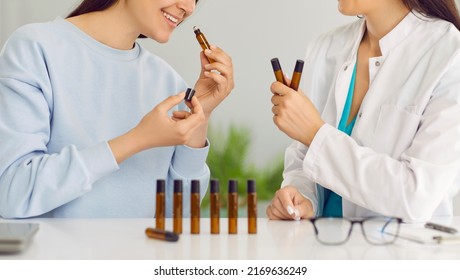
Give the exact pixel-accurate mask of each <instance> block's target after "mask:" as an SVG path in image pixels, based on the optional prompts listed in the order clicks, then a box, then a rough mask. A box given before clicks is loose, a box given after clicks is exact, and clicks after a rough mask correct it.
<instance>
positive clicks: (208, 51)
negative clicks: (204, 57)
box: [204, 49, 212, 54]
mask: <svg viewBox="0 0 460 280" xmlns="http://www.w3.org/2000/svg"><path fill="white" fill-rule="evenodd" d="M204 53H205V54H212V51H211V50H210V49H205V50H204Z"/></svg>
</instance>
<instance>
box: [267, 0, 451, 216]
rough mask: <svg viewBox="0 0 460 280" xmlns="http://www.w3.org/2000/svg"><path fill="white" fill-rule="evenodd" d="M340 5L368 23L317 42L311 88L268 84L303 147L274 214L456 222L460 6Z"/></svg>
mask: <svg viewBox="0 0 460 280" xmlns="http://www.w3.org/2000/svg"><path fill="white" fill-rule="evenodd" d="M338 8H339V10H340V12H341V13H342V14H345V15H359V17H360V19H358V20H357V21H356V22H354V23H352V24H349V25H347V26H344V27H341V28H338V29H337V30H334V31H332V32H330V33H327V34H325V35H323V36H322V37H320V38H319V39H318V40H316V41H315V42H314V43H313V44H311V45H310V47H309V48H308V51H307V54H306V60H305V65H306V66H305V69H304V72H303V77H302V79H303V87H302V90H299V91H298V92H296V91H294V90H292V89H290V88H289V87H287V86H285V85H283V84H282V83H279V82H275V83H273V84H272V85H271V91H272V92H273V97H272V103H273V107H272V111H273V114H274V116H273V120H274V122H275V124H276V125H277V126H278V128H279V129H280V130H281V131H282V132H284V133H285V134H286V135H288V136H289V137H291V138H293V139H294V140H296V141H295V142H294V143H293V144H292V145H291V146H290V147H289V148H288V149H287V150H286V156H285V170H284V173H283V176H284V181H283V183H282V187H281V189H280V190H278V191H277V192H276V194H275V196H274V198H273V200H272V203H271V204H270V205H269V206H268V207H267V210H266V213H267V216H268V217H269V218H270V219H301V218H311V217H315V216H334V217H341V216H345V217H366V216H375V215H386V216H396V217H401V218H403V219H404V220H406V221H423V220H427V219H430V218H431V217H433V216H441V215H442V216H449V215H450V216H451V215H452V212H453V211H452V198H453V197H454V196H455V194H456V193H457V191H458V189H459V187H460V176H459V175H460V32H459V30H460V19H459V15H458V10H457V9H456V7H455V2H454V0H442V1H440V0H436V1H420V0H373V1H362V0H339V1H338ZM304 92H305V94H304ZM307 96H308V97H307Z"/></svg>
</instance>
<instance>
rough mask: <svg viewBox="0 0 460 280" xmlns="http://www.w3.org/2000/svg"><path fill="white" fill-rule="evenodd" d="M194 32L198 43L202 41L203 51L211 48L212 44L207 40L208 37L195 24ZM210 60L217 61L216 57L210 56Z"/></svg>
mask: <svg viewBox="0 0 460 280" xmlns="http://www.w3.org/2000/svg"><path fill="white" fill-rule="evenodd" d="M193 32H195V37H196V39H197V40H198V43H200V46H201V49H202V50H203V51H204V50H206V49H208V50H210V49H211V45H210V44H209V43H208V40H206V37H205V36H204V34H203V33H202V32H201V30H200V29H199V28H198V27H196V26H194V27H193ZM208 60H209V63H214V62H215V60H214V59H212V58H209V57H208Z"/></svg>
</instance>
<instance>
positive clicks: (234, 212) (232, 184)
mask: <svg viewBox="0 0 460 280" xmlns="http://www.w3.org/2000/svg"><path fill="white" fill-rule="evenodd" d="M227 203H228V205H227V209H228V233H229V234H236V233H238V181H237V180H230V181H229V182H228V197H227Z"/></svg>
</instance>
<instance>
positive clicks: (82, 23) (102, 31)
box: [67, 5, 139, 50]
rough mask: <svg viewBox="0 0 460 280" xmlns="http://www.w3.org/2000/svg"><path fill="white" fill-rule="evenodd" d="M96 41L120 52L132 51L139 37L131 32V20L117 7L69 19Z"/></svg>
mask: <svg viewBox="0 0 460 280" xmlns="http://www.w3.org/2000/svg"><path fill="white" fill-rule="evenodd" d="M67 20H68V21H69V22H71V23H72V24H74V25H75V26H77V27H78V28H79V29H81V30H82V31H83V32H85V33H86V34H88V35H89V36H91V37H92V38H94V39H95V40H97V41H99V42H101V43H103V44H105V45H107V46H110V47H112V48H115V49H120V50H130V49H132V48H133V46H134V42H135V40H136V39H137V37H138V36H139V34H137V33H136V32H135V31H133V30H130V26H133V25H132V24H130V22H129V21H130V19H129V18H128V17H127V15H126V13H123V12H122V9H120V8H119V7H118V6H117V5H114V6H112V7H110V8H109V9H107V10H104V11H101V12H92V13H87V14H83V15H80V16H76V17H72V18H68V19H67Z"/></svg>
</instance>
